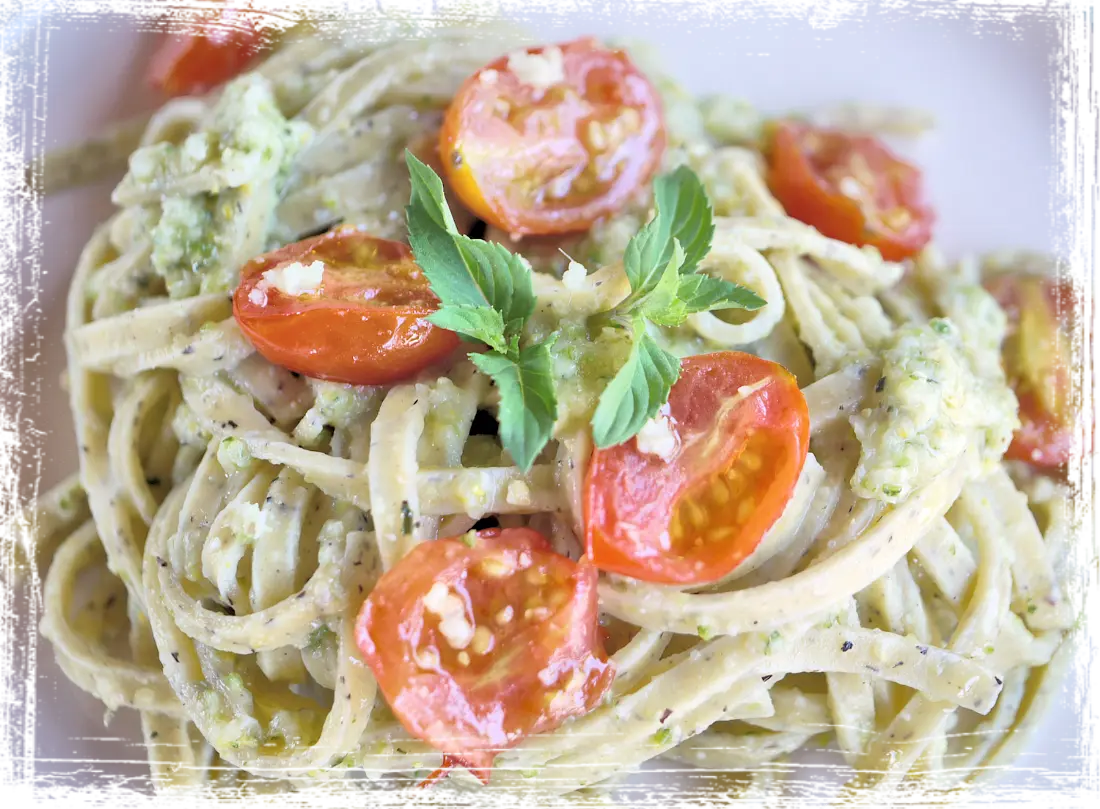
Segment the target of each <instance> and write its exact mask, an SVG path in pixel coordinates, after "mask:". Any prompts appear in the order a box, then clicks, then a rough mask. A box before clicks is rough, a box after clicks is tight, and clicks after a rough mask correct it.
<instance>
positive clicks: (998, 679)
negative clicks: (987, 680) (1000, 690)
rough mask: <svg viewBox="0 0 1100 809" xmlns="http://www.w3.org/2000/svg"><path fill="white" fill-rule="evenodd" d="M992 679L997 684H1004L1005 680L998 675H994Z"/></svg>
mask: <svg viewBox="0 0 1100 809" xmlns="http://www.w3.org/2000/svg"><path fill="white" fill-rule="evenodd" d="M993 679H994V680H996V681H997V685H1004V684H1005V681H1004V680H1002V679H1001V678H1000V677H994V678H993Z"/></svg>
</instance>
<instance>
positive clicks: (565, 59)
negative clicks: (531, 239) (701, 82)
mask: <svg viewBox="0 0 1100 809" xmlns="http://www.w3.org/2000/svg"><path fill="white" fill-rule="evenodd" d="M527 55H528V56H527V57H526V58H527V59H529V60H531V62H533V63H534V64H535V65H536V66H537V67H536V68H534V69H533V72H539V71H542V72H545V74H546V76H545V84H543V78H542V77H536V80H538V81H539V82H540V83H539V85H538V86H535V85H532V84H530V83H528V82H526V81H524V79H523V78H521V77H520V75H517V72H516V65H517V61H516V60H517V59H518V60H519V63H523V61H524V57H523V56H521V55H516V54H513V55H511V56H506V57H502V58H500V59H498V60H496V61H495V62H493V63H491V64H489V65H487V66H486V67H484V68H482V69H481V70H479V71H478V72H477V73H475V74H474V75H473V76H471V77H470V78H468V79H467V80H466V82H465V83H464V84H463V85H462V87H461V88H459V91H458V93H457V94H456V95H455V97H454V100H453V101H452V102H451V106H450V108H449V109H448V110H447V115H446V118H445V119H444V122H443V129H442V130H441V132H440V148H439V151H440V154H441V155H442V157H443V164H444V167H445V170H446V172H447V178H448V179H449V180H450V182H451V185H452V186H453V187H454V189H455V191H456V192H457V193H458V194H459V196H460V197H461V198H462V201H463V202H465V203H466V206H467V207H468V208H470V210H471V211H473V212H474V213H475V214H477V215H478V216H479V217H481V218H482V219H484V220H485V221H486V222H488V223H489V224H492V225H496V226H497V227H499V228H501V229H503V230H505V231H507V232H509V233H513V234H519V235H529V234H548V233H568V232H571V231H579V230H587V229H588V227H589V226H590V225H591V224H592V223H593V222H594V221H595V220H596V219H598V218H600V217H601V216H607V215H608V214H611V213H614V212H615V211H616V210H618V209H619V208H621V207H622V206H623V204H624V203H625V202H626V201H627V199H628V198H629V197H630V195H631V194H633V193H634V192H635V191H637V190H638V189H639V188H640V187H641V186H643V185H644V184H645V183H646V182H647V181H648V180H649V178H650V176H651V175H652V174H653V172H654V170H655V169H656V168H657V164H658V162H659V161H660V158H661V154H662V152H663V151H664V144H665V134H664V123H663V118H662V112H661V102H660V99H659V97H658V95H657V91H656V90H655V89H654V88H653V85H651V84H650V83H649V81H648V79H646V77H645V76H643V75H642V74H641V73H640V72H639V71H638V69H637V68H636V67H635V66H634V65H633V63H631V61H630V59H629V58H628V57H627V55H626V54H625V53H624V52H623V51H613V50H608V49H607V48H604V47H603V46H602V45H600V44H599V43H598V42H596V41H595V40H593V39H579V40H576V41H575V42H569V43H566V44H564V45H550V46H546V47H541V48H531V49H529V50H528V51H527ZM528 70H532V68H531V67H530V66H529V65H528V66H527V67H525V68H520V73H521V74H522V75H523V77H524V78H527V79H529V78H531V76H529V75H527V71H528Z"/></svg>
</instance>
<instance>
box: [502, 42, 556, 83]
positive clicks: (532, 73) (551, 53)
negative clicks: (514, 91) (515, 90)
mask: <svg viewBox="0 0 1100 809" xmlns="http://www.w3.org/2000/svg"><path fill="white" fill-rule="evenodd" d="M508 69H509V70H510V71H512V73H513V74H514V75H515V77H516V78H517V79H519V80H520V82H522V83H523V84H529V85H531V86H532V87H534V88H535V89H536V90H546V89H548V88H550V87H552V86H553V85H555V84H558V83H559V82H563V81H565V66H564V62H563V60H562V53H561V48H559V47H557V46H555V45H551V46H549V47H547V48H543V49H542V53H528V52H527V51H516V52H515V53H512V54H509V56H508Z"/></svg>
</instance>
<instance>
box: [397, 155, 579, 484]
mask: <svg viewBox="0 0 1100 809" xmlns="http://www.w3.org/2000/svg"><path fill="white" fill-rule="evenodd" d="M405 162H406V163H407V164H408V167H409V177H410V180H411V182H412V195H411V197H410V199H409V204H408V206H407V207H406V208H405V218H406V221H407V222H408V228H409V244H410V245H411V246H412V250H413V255H414V256H415V257H416V263H417V264H418V265H419V266H420V269H421V270H423V272H424V275H425V276H426V277H427V279H428V282H429V283H430V284H431V286H432V291H433V292H434V293H435V295H436V297H438V298H439V300H440V303H441V304H442V305H441V306H440V308H439V309H438V310H437V311H436V312H433V313H432V314H431V315H430V316H429V318H428V319H429V320H430V321H431V322H432V323H434V324H435V325H437V326H439V327H441V328H444V329H448V330H450V331H453V332H456V333H458V334H459V335H461V336H462V337H464V338H466V339H467V340H473V341H476V342H480V343H484V344H485V345H487V346H489V348H490V349H491V350H490V351H488V352H486V353H471V354H470V360H471V361H472V362H473V363H474V365H476V366H477V367H478V368H479V369H480V370H481V371H482V372H483V373H485V374H486V375H488V376H489V377H490V378H491V379H492V380H493V382H494V383H496V386H497V390H498V391H499V392H500V412H499V413H498V414H497V421H498V422H499V423H500V438H501V442H502V443H503V445H504V448H505V449H506V450H508V452H509V453H510V454H511V455H512V458H513V459H514V460H515V462H516V464H518V465H519V467H520V468H521V469H523V470H524V471H527V470H528V469H530V468H531V465H532V464H533V463H534V462H535V458H536V457H538V454H539V452H541V451H542V448H543V447H545V446H546V442H547V441H549V440H550V434H551V432H552V430H553V428H554V422H555V421H556V420H557V415H558V402H557V396H556V395H555V392H554V385H553V379H552V376H551V373H550V367H551V363H550V347H551V346H552V344H553V341H554V338H553V337H551V338H549V339H547V340H544V341H542V342H540V343H535V344H532V345H528V346H523V347H521V346H520V336H521V334H522V333H523V327H524V325H525V324H526V323H527V319H528V318H529V317H530V316H531V313H532V312H534V310H535V293H534V289H533V288H532V286H531V268H530V265H528V264H527V262H526V261H524V259H523V258H522V257H521V256H518V255H515V254H513V253H510V252H509V251H508V250H506V249H505V248H504V247H502V246H501V245H499V244H496V243H495V242H486V241H482V240H481V239H471V238H469V237H467V236H463V235H462V234H460V233H459V232H458V229H457V228H456V227H455V223H454V219H453V218H452V216H451V212H450V209H449V208H448V207H447V200H446V197H445V196H444V193H443V183H442V181H441V180H440V179H439V177H438V175H436V173H435V172H434V171H432V170H431V168H429V167H428V166H426V165H425V164H424V163H422V162H420V161H419V160H417V159H416V157H415V156H414V155H413V154H412V153H411V152H408V151H406V152H405Z"/></svg>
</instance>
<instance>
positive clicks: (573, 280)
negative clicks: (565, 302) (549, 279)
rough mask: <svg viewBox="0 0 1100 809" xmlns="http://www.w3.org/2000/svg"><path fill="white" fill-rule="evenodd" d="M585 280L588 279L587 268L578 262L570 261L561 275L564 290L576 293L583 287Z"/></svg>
mask: <svg viewBox="0 0 1100 809" xmlns="http://www.w3.org/2000/svg"><path fill="white" fill-rule="evenodd" d="M586 278H588V268H587V267H585V266H584V265H583V264H581V263H580V262H579V261H573V260H572V259H570V261H569V268H568V269H566V271H565V272H564V273H562V276H561V282H562V283H563V284H565V288H566V289H571V290H573V291H574V292H576V291H577V290H579V289H581V288H582V287H583V286H584V281H585V279H586Z"/></svg>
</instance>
